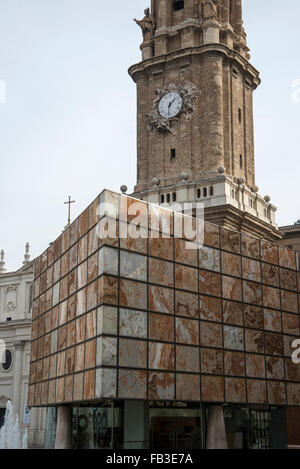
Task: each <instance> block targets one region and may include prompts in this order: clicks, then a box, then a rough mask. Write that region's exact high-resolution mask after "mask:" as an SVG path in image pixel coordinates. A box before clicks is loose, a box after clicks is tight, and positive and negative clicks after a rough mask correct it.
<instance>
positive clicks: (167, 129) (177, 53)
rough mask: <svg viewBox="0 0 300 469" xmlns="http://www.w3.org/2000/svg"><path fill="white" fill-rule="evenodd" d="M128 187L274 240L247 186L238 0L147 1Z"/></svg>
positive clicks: (269, 214) (247, 112)
mask: <svg viewBox="0 0 300 469" xmlns="http://www.w3.org/2000/svg"><path fill="white" fill-rule="evenodd" d="M135 21H136V22H137V23H138V24H139V26H140V27H141V29H142V32H143V43H142V45H141V50H142V62H140V63H138V64H136V65H133V66H132V67H131V68H130V69H129V74H130V75H131V77H132V78H133V80H134V81H135V83H136V85H137V133H138V135H137V185H136V187H135V191H134V195H135V196H136V197H138V198H141V199H143V200H146V201H148V202H151V203H157V204H166V203H167V204H170V203H173V202H175V201H176V202H177V203H186V202H189V203H192V204H193V205H194V206H195V204H196V202H203V203H204V206H205V212H206V213H205V216H206V220H208V221H212V222H214V223H218V224H220V225H223V226H226V227H228V228H231V229H236V230H239V231H243V232H246V233H249V234H252V235H256V236H259V237H265V238H269V239H279V238H280V237H281V235H280V233H279V232H278V230H277V226H276V223H275V212H276V207H274V206H273V205H271V204H270V197H268V196H266V197H265V198H263V197H261V196H260V195H259V194H258V191H259V189H258V187H257V186H256V184H255V164H254V131H253V92H254V90H255V89H256V88H257V86H258V85H259V84H260V78H259V72H258V71H257V70H256V69H255V68H254V67H253V66H252V65H251V64H250V62H249V59H250V55H249V48H248V47H247V40H246V33H245V30H244V28H243V20H242V0H222V1H221V0H152V1H151V10H150V9H147V10H146V11H145V16H144V18H143V19H142V20H140V21H138V20H135Z"/></svg>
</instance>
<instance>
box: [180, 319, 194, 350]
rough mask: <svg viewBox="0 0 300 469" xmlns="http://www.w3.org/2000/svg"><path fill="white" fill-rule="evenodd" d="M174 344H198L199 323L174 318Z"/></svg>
mask: <svg viewBox="0 0 300 469" xmlns="http://www.w3.org/2000/svg"><path fill="white" fill-rule="evenodd" d="M176 342H178V343H182V344H191V345H198V344H199V322H198V321H195V320H192V319H182V318H176Z"/></svg>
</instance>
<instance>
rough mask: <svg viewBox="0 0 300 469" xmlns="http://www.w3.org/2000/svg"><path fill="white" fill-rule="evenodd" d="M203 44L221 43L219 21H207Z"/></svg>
mask: <svg viewBox="0 0 300 469" xmlns="http://www.w3.org/2000/svg"><path fill="white" fill-rule="evenodd" d="M203 33H204V34H203V44H219V42H220V25H219V23H218V22H217V21H206V22H205V23H204V25H203Z"/></svg>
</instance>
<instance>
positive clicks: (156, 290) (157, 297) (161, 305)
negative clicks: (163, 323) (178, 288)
mask: <svg viewBox="0 0 300 469" xmlns="http://www.w3.org/2000/svg"><path fill="white" fill-rule="evenodd" d="M149 308H150V311H154V312H158V313H167V314H174V290H171V289H169V288H163V287H156V286H153V285H150V286H149ZM144 309H146V308H144Z"/></svg>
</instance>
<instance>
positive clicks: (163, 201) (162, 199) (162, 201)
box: [160, 195, 165, 204]
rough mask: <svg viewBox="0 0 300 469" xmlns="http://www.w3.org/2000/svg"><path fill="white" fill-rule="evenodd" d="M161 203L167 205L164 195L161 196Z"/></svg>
mask: <svg viewBox="0 0 300 469" xmlns="http://www.w3.org/2000/svg"><path fill="white" fill-rule="evenodd" d="M160 203H161V204H164V203H165V196H164V195H162V196H161V198H160Z"/></svg>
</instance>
